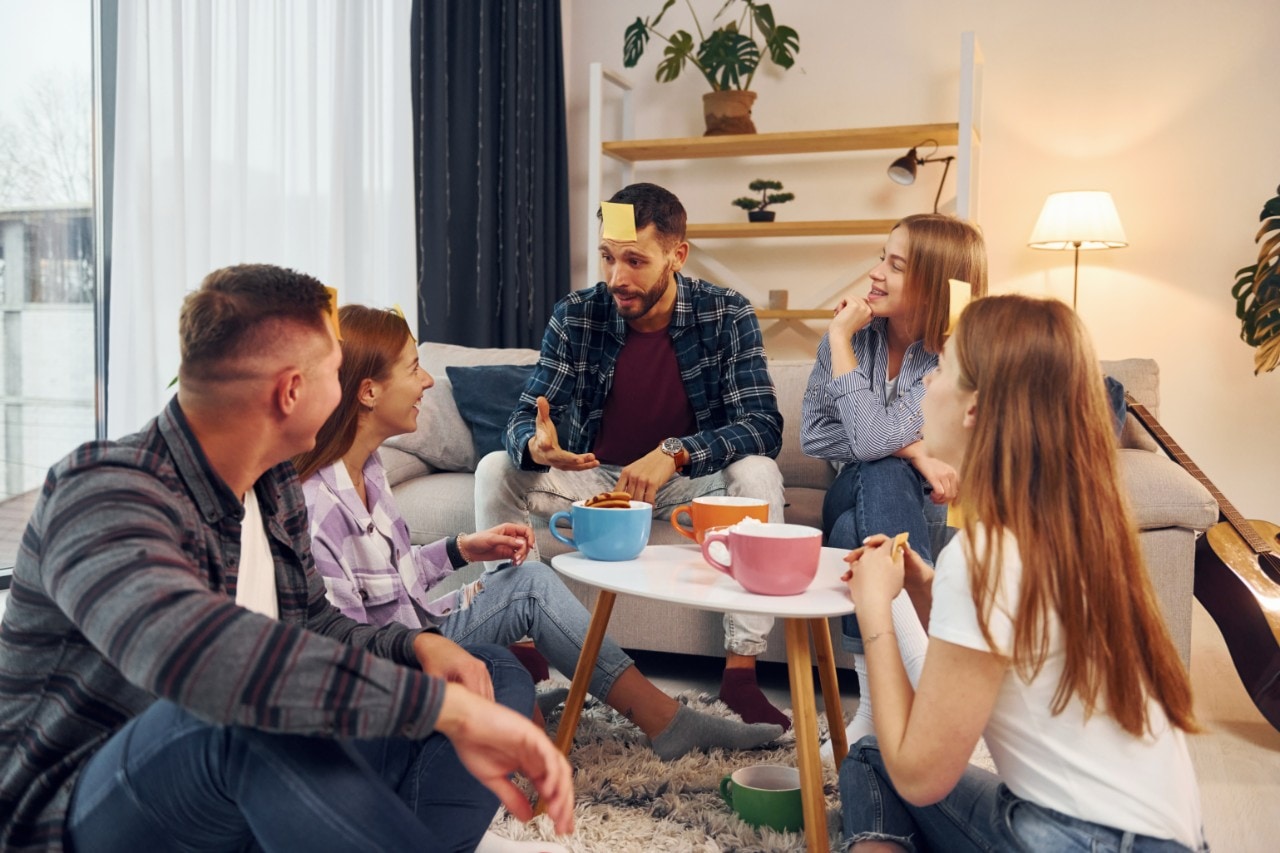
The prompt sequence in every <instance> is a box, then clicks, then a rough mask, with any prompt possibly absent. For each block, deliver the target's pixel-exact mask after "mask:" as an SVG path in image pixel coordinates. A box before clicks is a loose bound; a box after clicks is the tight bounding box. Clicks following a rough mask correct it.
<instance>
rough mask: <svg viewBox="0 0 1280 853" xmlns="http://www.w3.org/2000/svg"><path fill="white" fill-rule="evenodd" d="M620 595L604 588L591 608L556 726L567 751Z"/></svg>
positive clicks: (559, 746) (558, 742)
mask: <svg viewBox="0 0 1280 853" xmlns="http://www.w3.org/2000/svg"><path fill="white" fill-rule="evenodd" d="M617 597H618V596H617V595H616V594H615V593H612V592H610V591H609V590H607V589H602V590H600V594H599V595H597V596H596V604H595V607H594V608H592V610H591V624H590V625H589V626H588V627H587V636H586V638H585V639H584V640H583V641H582V653H581V654H579V655H578V665H577V667H576V668H574V670H573V681H571V682H570V683H569V696H568V697H567V698H566V699H565V700H564V713H563V714H561V715H560V727H559V728H557V729H556V748H557V749H559V750H560V751H561V752H563V753H564V754H565V755H568V754H569V750H571V749H573V736H574V734H575V733H576V732H577V730H578V719H579V718H580V717H581V716H582V706H583V704H584V703H585V702H586V701H587V688H588V687H589V686H591V672H592V670H594V669H595V668H596V658H598V657H599V656H600V644H601V643H603V642H604V633H605V630H606V629H608V627H609V617H610V616H611V615H612V614H613V602H614V599H616V598H617Z"/></svg>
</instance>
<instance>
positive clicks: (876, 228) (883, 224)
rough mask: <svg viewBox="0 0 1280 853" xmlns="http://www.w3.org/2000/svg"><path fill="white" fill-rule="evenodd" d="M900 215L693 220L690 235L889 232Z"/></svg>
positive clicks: (837, 234)
mask: <svg viewBox="0 0 1280 853" xmlns="http://www.w3.org/2000/svg"><path fill="white" fill-rule="evenodd" d="M896 223H897V220H896V219H832V220H811V221H800V222H792V221H783V222H702V223H690V224H689V225H688V227H687V231H686V236H688V238H689V239H690V240H706V239H711V238H719V237H741V238H747V239H754V238H756V237H838V236H845V235H853V236H858V235H874V234H888V233H889V232H890V231H891V230H893V226H894V225H895V224H896Z"/></svg>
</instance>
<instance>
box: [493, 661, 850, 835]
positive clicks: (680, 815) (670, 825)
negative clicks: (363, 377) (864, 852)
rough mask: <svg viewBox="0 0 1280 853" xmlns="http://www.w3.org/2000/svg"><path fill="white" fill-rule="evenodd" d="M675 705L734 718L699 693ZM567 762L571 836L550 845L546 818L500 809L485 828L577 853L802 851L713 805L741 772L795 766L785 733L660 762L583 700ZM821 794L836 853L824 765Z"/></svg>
mask: <svg viewBox="0 0 1280 853" xmlns="http://www.w3.org/2000/svg"><path fill="white" fill-rule="evenodd" d="M543 686H544V687H545V684H544V685H543ZM677 698H678V699H679V700H680V701H681V702H684V703H685V704H687V705H689V706H690V707H693V708H695V709H697V710H699V711H706V712H708V713H712V714H716V715H718V716H732V712H730V711H729V709H728V708H727V707H725V705H724V703H722V702H720V701H719V700H718V699H715V698H714V697H712V696H709V695H707V694H705V693H702V694H698V693H692V692H689V693H682V694H680V695H679V696H678V697H677ZM559 716H560V709H557V710H556V711H554V712H552V713H551V714H550V715H548V718H547V722H548V730H554V727H555V725H556V724H557V723H558V722H559ZM818 725H819V728H820V729H821V730H822V732H823V735H824V736H825V734H826V719H825V717H824V716H822V715H820V716H819V722H818ZM569 762H570V763H571V764H572V765H573V768H574V785H575V793H576V794H577V806H576V808H575V809H574V818H575V822H576V830H575V832H574V833H573V835H569V836H561V837H557V836H556V835H555V834H554V832H553V831H552V829H551V824H550V822H549V821H548V820H547V819H546V818H544V817H539V818H535V819H534V821H533V822H531V823H529V824H523V823H521V822H519V821H518V820H516V819H515V818H513V817H511V816H510V815H509V814H507V812H506V810H505V809H504V810H500V811H499V812H498V815H497V817H496V818H494V822H493V826H492V827H491V828H492V829H493V830H494V831H495V832H496V833H497V834H499V835H502V836H505V837H507V838H515V839H541V840H555V841H558V842H559V843H561V844H563V845H564V846H565V847H567V848H569V849H570V850H572V851H574V853H605V851H609V853H650V851H663V852H664V853H665V851H671V853H687V851H698V853H730V851H735V853H782V851H793V850H795V851H801V850H804V849H805V847H804V836H803V834H801V833H783V832H775V831H774V830H771V829H763V830H757V829H756V828H755V827H753V826H751V825H750V824H747V823H744V822H743V821H741V820H739V819H738V817H737V815H735V814H734V813H733V812H732V811H730V809H729V807H728V806H727V805H726V804H725V802H724V800H722V799H721V797H720V779H721V778H722V777H724V776H725V775H727V774H729V773H732V772H733V771H734V770H737V769H738V768H740V767H746V766H748V765H751V764H786V765H789V766H792V767H794V766H795V763H796V755H795V736H794V734H793V733H791V732H788V733H787V734H785V735H783V736H782V738H781V739H780V740H778V741H777V743H776V744H772V745H770V746H769V747H766V748H764V749H757V750H751V751H745V752H725V751H723V750H718V749H717V750H713V751H712V752H710V753H696V752H695V753H690V754H689V755H686V756H685V757H683V758H680V759H678V760H676V761H670V762H663V761H660V760H659V759H658V758H657V756H655V755H654V754H653V752H652V751H651V750H650V749H649V747H648V745H647V743H646V741H645V737H644V735H643V734H641V732H640V730H639V729H637V728H636V727H635V726H633V725H631V724H630V723H629V722H628V721H627V720H626V719H625V718H624V717H622V716H621V715H619V714H617V713H616V712H614V711H613V710H612V709H611V708H609V707H608V706H607V705H605V704H603V703H601V702H597V701H596V700H594V699H592V698H590V697H588V699H587V706H586V708H585V709H583V713H582V719H581V722H580V723H579V725H578V733H577V737H576V739H575V741H574V747H573V752H572V753H571V754H570V756H569ZM524 787H525V788H526V790H527V789H528V786H527V785H526V786H524ZM823 787H824V790H825V793H826V796H827V828H828V832H829V834H830V841H831V849H833V850H834V849H836V844H837V843H838V842H839V839H840V811H839V805H840V804H839V797H838V793H837V788H836V771H835V768H834V767H832V766H830V765H825V766H824V769H823Z"/></svg>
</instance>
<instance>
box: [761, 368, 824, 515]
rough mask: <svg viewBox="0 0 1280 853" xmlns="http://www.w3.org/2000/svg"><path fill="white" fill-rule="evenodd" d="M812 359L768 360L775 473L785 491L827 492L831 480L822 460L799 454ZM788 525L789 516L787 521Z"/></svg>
mask: <svg viewBox="0 0 1280 853" xmlns="http://www.w3.org/2000/svg"><path fill="white" fill-rule="evenodd" d="M812 370H813V359H770V360H769V376H770V377H771V378H772V379H773V388H774V391H775V392H776V393H777V395H778V411H779V412H781V413H782V453H780V454H778V470H780V471H781V472H782V482H784V483H786V484H787V487H788V488H791V487H793V486H799V487H803V488H809V489H823V490H825V489H827V487H829V486H830V485H831V483H832V481H834V480H835V478H836V474H835V469H834V468H832V467H831V463H829V462H827V461H826V460H825V459H814V458H812V457H810V456H805V455H804V453H803V452H801V450H800V410H801V404H802V402H803V400H804V389H805V387H806V386H807V385H808V384H809V373H810V372H811V371H812ZM787 520H788V521H790V520H791V519H790V516H788V517H787Z"/></svg>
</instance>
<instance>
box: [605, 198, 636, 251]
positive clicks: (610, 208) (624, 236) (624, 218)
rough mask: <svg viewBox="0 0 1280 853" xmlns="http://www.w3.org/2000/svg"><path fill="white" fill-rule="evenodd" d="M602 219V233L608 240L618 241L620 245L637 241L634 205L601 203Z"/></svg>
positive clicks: (610, 202)
mask: <svg viewBox="0 0 1280 853" xmlns="http://www.w3.org/2000/svg"><path fill="white" fill-rule="evenodd" d="M600 217H601V218H602V219H603V220H604V228H603V230H602V232H601V235H600V236H602V237H604V239H606V240H617V241H618V242H620V243H634V242H635V241H636V209H635V206H634V205H630V204H618V203H617V202H614V201H602V202H600Z"/></svg>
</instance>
